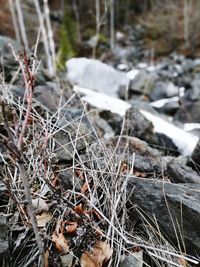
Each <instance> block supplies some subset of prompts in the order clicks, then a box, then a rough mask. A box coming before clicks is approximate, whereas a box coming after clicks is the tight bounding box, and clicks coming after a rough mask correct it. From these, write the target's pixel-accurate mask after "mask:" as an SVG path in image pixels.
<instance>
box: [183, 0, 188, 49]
mask: <svg viewBox="0 0 200 267" xmlns="http://www.w3.org/2000/svg"><path fill="white" fill-rule="evenodd" d="M183 16H184V40H185V47H186V48H188V47H189V6H188V0H184V8H183Z"/></svg>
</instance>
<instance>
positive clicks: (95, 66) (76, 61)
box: [66, 58, 129, 96]
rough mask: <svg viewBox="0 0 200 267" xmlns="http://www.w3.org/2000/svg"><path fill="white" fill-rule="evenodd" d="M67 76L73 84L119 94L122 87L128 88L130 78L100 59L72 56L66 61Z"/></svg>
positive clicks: (108, 93)
mask: <svg viewBox="0 0 200 267" xmlns="http://www.w3.org/2000/svg"><path fill="white" fill-rule="evenodd" d="M66 67H67V77H68V79H69V81H70V82H71V83H72V84H76V85H79V86H81V87H84V88H87V89H91V90H95V91H98V92H101V93H105V94H107V95H110V96H117V92H118V90H119V89H120V87H124V88H126V87H127V86H128V83H129V79H128V77H127V76H126V74H124V73H122V72H120V71H117V70H115V69H114V68H112V67H111V66H108V65H107V64H105V63H102V62H101V61H99V60H95V59H87V58H72V59H70V60H68V61H67V62H66Z"/></svg>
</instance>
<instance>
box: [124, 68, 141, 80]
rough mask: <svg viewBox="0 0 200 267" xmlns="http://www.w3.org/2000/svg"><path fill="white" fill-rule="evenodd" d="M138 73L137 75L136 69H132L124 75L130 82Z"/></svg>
mask: <svg viewBox="0 0 200 267" xmlns="http://www.w3.org/2000/svg"><path fill="white" fill-rule="evenodd" d="M138 73H139V70H138V69H132V70H130V71H128V72H127V73H126V75H127V76H128V78H129V79H130V80H134V79H135V77H136V76H137V74H138Z"/></svg>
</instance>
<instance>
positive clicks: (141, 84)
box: [130, 70, 158, 95]
mask: <svg viewBox="0 0 200 267" xmlns="http://www.w3.org/2000/svg"><path fill="white" fill-rule="evenodd" d="M157 78H158V77H157V75H156V74H155V73H149V72H147V71H145V70H141V71H140V72H139V73H138V74H137V75H136V77H135V79H133V80H132V81H131V83H130V90H132V91H135V92H138V93H140V94H144V95H150V94H151V92H152V90H153V89H154V88H155V83H156V80H157Z"/></svg>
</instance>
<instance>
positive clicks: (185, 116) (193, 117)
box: [174, 101, 200, 123]
mask: <svg viewBox="0 0 200 267" xmlns="http://www.w3.org/2000/svg"><path fill="white" fill-rule="evenodd" d="M199 110H200V101H195V102H191V101H186V102H183V103H182V104H181V106H180V108H179V109H178V111H177V112H176V114H175V116H174V120H175V121H180V122H183V123H190V122H196V123H200V116H199Z"/></svg>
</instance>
